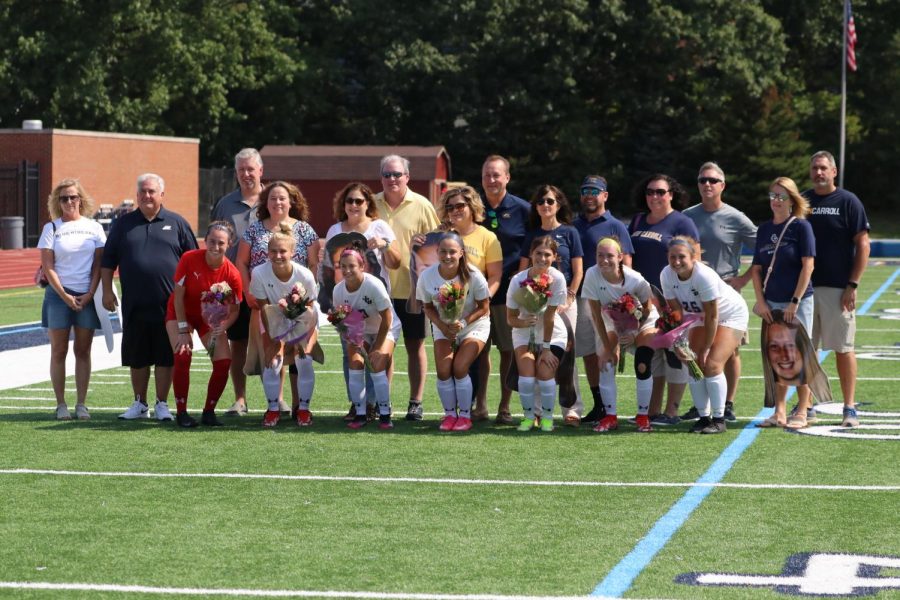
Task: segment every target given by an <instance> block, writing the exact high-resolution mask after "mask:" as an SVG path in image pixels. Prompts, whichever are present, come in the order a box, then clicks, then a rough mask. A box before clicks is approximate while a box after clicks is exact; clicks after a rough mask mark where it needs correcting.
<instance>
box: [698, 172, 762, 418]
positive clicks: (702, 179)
mask: <svg viewBox="0 0 900 600" xmlns="http://www.w3.org/2000/svg"><path fill="white" fill-rule="evenodd" d="M697 188H698V189H699V191H700V199H701V203H700V204H695V205H694V206H691V207H690V208H686V209H685V210H684V214H685V215H686V216H688V217H690V219H691V220H692V221H694V224H695V225H696V226H697V231H699V232H700V239H699V240H698V241H699V242H700V246H701V248H702V249H703V255H702V260H703V262H705V263H706V264H708V265H709V266H710V267H712V268H713V270H714V271H715V272H716V273H718V274H719V277H721V278H722V279H724V280H725V281H726V282H727V283H728V284H730V285H731V287H733V288H734V289H736V290H738V291H740V290H741V288H742V287H744V286H745V285H747V282H748V281H749V280H750V269H749V268H747V270H746V271H744V273H743V274H741V248H742V247H744V246H746V247H747V248H750V249H753V248H754V247H755V246H756V225H754V224H753V221H751V220H750V219H749V217H747V215H745V214H744V213H742V212H741V211H739V210H738V209H736V208H735V207H733V206H731V205H729V204H726V203H725V202H723V201H722V192H723V191H725V172H724V171H723V170H722V168H721V167H719V165H717V164H716V163H714V162H706V163H703V166H701V167H700V172H699V173H698V174H697ZM744 343H746V336H745V342H744ZM740 378H741V355H740V348H738V349H737V350H735V351H734V354H733V355H732V356H731V358H729V359H728V362H726V363H725V380H726V382H727V385H728V389H727V391H726V393H725V419H727V420H728V421H734V420H735V416H734V397H735V394H737V384H738V380H739V379H740ZM699 416H700V415H699V414H698V413H697V409H696V408H693V407H692V408H691V409H690V410H689V411H688V412H687V413H685V414H684V415H682V417H681V418H682V419H687V420H691V419H696V418H699Z"/></svg>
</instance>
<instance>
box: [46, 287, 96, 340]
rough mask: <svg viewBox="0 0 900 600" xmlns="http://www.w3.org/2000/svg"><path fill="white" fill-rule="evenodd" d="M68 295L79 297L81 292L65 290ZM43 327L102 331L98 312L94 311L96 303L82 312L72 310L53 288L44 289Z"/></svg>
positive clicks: (89, 304) (90, 303)
mask: <svg viewBox="0 0 900 600" xmlns="http://www.w3.org/2000/svg"><path fill="white" fill-rule="evenodd" d="M63 289H65V290H66V292H67V293H69V294H71V295H73V296H78V295H80V294H79V292H73V291H72V290H69V289H66V288H63ZM82 293H83V292H82ZM41 327H46V328H47V329H65V330H69V329H71V328H72V327H81V328H82V329H100V319H99V318H97V311H96V309H94V303H93V302H89V303H88V305H87V306H85V307H84V308H82V309H81V310H72V309H71V308H69V305H68V304H66V303H65V302H63V299H62V298H60V297H59V294H57V293H56V290H54V289H53V288H52V287H51V286H49V285H48V286H47V287H46V288H44V304H43V306H42V307H41Z"/></svg>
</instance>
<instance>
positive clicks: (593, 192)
mask: <svg viewBox="0 0 900 600" xmlns="http://www.w3.org/2000/svg"><path fill="white" fill-rule="evenodd" d="M581 195H582V196H599V195H600V189H599V188H591V187H583V188H581Z"/></svg>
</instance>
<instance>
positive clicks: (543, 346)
mask: <svg viewBox="0 0 900 600" xmlns="http://www.w3.org/2000/svg"><path fill="white" fill-rule="evenodd" d="M541 348H543V349H544V350H549V349H550V342H542V343H541Z"/></svg>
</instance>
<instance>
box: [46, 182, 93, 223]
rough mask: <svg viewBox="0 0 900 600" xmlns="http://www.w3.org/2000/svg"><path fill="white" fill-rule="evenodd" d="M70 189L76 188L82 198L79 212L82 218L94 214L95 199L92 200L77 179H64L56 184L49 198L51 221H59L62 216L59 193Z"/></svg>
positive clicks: (48, 206)
mask: <svg viewBox="0 0 900 600" xmlns="http://www.w3.org/2000/svg"><path fill="white" fill-rule="evenodd" d="M68 187H74V188H75V189H76V190H78V195H79V196H81V200H80V201H79V206H78V212H79V213H80V214H81V216H82V217H90V216H91V215H92V214H94V199H93V198H91V197H90V196H89V195H88V193H87V192H86V191H84V188H83V187H82V185H81V182H80V181H79V180H77V179H63V180H62V181H60V182H59V183H57V184H56V187H55V188H53V191H52V192H50V195H49V196H47V213H48V214H49V215H50V218H51V219H54V220H55V219H58V218H60V217H61V216H62V210H61V209H60V207H59V193H60V192H61V191H63V190H64V189H66V188H68Z"/></svg>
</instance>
